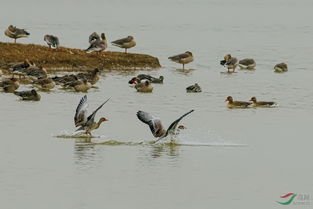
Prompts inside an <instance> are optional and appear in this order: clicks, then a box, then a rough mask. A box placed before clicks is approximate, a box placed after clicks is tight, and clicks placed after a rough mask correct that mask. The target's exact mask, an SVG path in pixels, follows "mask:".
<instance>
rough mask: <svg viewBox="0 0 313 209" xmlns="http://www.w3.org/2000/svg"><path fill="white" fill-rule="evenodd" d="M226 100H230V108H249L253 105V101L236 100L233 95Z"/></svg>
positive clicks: (228, 105)
mask: <svg viewBox="0 0 313 209" xmlns="http://www.w3.org/2000/svg"><path fill="white" fill-rule="evenodd" d="M225 102H228V104H227V107H228V108H248V107H251V104H252V103H251V102H244V101H234V100H233V97H231V96H228V97H227V98H226V100H225Z"/></svg>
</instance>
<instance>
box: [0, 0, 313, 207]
mask: <svg viewBox="0 0 313 209" xmlns="http://www.w3.org/2000/svg"><path fill="white" fill-rule="evenodd" d="M1 2H2V5H1V8H0V30H1V31H3V30H4V29H5V28H6V27H7V26H8V25H9V24H14V25H17V26H19V27H24V28H27V29H28V30H29V32H30V33H31V36H30V37H29V38H27V39H19V42H22V43H36V44H43V35H44V34H46V33H48V34H54V35H57V36H59V38H60V41H61V45H64V46H68V47H75V48H86V47H87V46H88V43H87V38H88V35H89V34H90V33H91V32H93V31H97V32H102V31H104V32H105V33H106V36H107V38H108V39H109V41H111V40H114V39H117V38H121V37H124V36H127V35H130V34H131V35H133V36H134V37H135V39H136V40H137V44H138V45H137V46H136V47H135V48H134V49H132V50H130V51H132V52H136V53H148V54H151V55H154V56H157V57H159V59H160V62H161V64H162V66H163V67H164V68H163V69H161V70H158V71H151V72H148V73H151V74H152V75H164V76H165V83H164V85H155V87H154V92H153V94H139V93H136V92H135V91H134V89H133V88H130V87H129V86H128V84H127V81H128V79H129V78H130V77H131V76H133V75H135V74H136V73H141V72H143V73H146V72H145V71H140V72H136V73H133V74H131V75H130V74H127V73H112V72H107V73H105V76H104V77H103V78H102V80H101V82H99V83H98V84H97V86H98V87H99V89H92V90H90V91H89V93H88V98H89V102H90V108H91V109H92V108H95V107H96V106H97V105H98V104H100V103H101V102H102V101H103V100H104V99H106V98H108V97H111V100H110V101H109V102H108V103H107V104H106V105H105V107H104V108H103V109H102V110H101V111H100V112H99V113H100V114H98V117H100V116H106V117H107V118H109V120H110V121H109V122H108V123H107V124H103V125H102V126H101V128H99V129H98V130H96V131H95V132H94V134H95V135H101V136H103V138H101V139H95V140H94V142H99V141H106V140H115V141H118V142H138V141H142V140H144V141H151V140H152V139H153V137H152V135H151V133H150V130H149V128H148V127H147V126H146V125H145V124H143V123H141V122H140V121H139V120H138V119H137V118H136V116H135V113H136V111H137V110H146V111H149V112H151V113H153V114H155V115H158V116H159V117H160V118H162V120H163V121H164V123H165V124H166V125H167V124H169V123H170V122H171V121H172V120H174V119H175V118H176V117H178V116H180V115H181V114H183V113H184V112H186V111H188V110H190V109H192V108H194V109H195V112H194V113H192V115H190V116H188V117H186V118H185V119H184V120H183V124H185V125H186V126H187V127H188V129H186V130H185V131H184V132H183V133H182V134H181V136H180V139H179V142H180V143H182V144H186V145H194V146H176V147H170V146H152V145H134V146H128V145H121V146H109V145H99V144H88V143H83V142H79V141H75V140H73V139H59V138H55V137H54V136H55V135H59V134H62V133H66V132H67V133H70V132H72V131H73V130H74V124H73V114H74V110H75V108H76V105H77V103H78V101H79V99H80V98H81V97H82V96H83V94H79V93H71V92H64V91H62V90H59V89H55V90H54V91H52V92H51V93H41V94H42V100H41V101H40V102H21V101H19V100H18V99H17V98H16V97H15V96H14V95H12V94H3V93H2V94H0V101H1V108H0V115H1V120H0V127H1V137H0V138H1V146H0V204H1V208H6V209H17V208H44V209H46V208H47V209H50V208H51V209H52V208H53V209H55V208H75V209H77V208H79V209H85V208H86V209H87V208H90V209H91V208H92V209H97V208H136V209H139V208H151V209H154V208H168V209H172V208H186V209H187V208H188V209H189V208H280V207H282V206H280V205H278V204H277V203H276V202H275V201H277V200H280V199H279V196H280V195H282V194H285V193H288V192H294V193H304V194H310V195H313V183H312V175H313V166H312V165H311V163H310V160H311V158H312V157H313V154H312V147H313V142H312V134H311V132H312V131H311V130H312V122H313V119H312V113H313V106H312V104H313V90H312V78H313V72H312V65H313V61H312V59H311V57H312V54H313V42H312V37H313V25H312V18H313V15H312V13H311V10H312V8H313V2H312V1H310V0H307V1H305V0H301V1H292V0H279V1H278V0H265V1H248V0H238V1H230V0H215V1H212V0H210V1H206V0H197V1H186V0H181V1H168V0H167V1H165V0H164V1H152V0H150V1H147V0H136V1H126V2H125V1H82V0H80V1H74V0H69V1H65V2H63V1H60V0H58V1H56V0H55V1H49V2H47V1H35V0H30V1H27V2H26V1H14V0H11V1H3V0H2V1H1ZM0 39H1V41H12V40H9V39H8V38H7V37H5V36H4V34H1V35H0ZM109 50H120V49H118V48H114V47H113V46H110V47H109ZM186 50H190V51H192V52H193V53H194V55H195V57H196V59H195V61H194V62H193V63H191V64H190V65H188V68H192V69H195V70H194V71H192V72H191V73H190V74H183V73H180V72H177V71H176V69H177V68H179V67H180V66H178V65H177V64H175V63H171V62H169V61H168V60H167V57H168V56H170V55H173V54H177V53H180V52H184V51H186ZM226 53H231V54H233V55H235V56H237V57H238V58H246V57H252V58H255V60H256V62H257V68H256V70H255V71H252V72H245V71H239V72H238V73H237V74H233V75H226V74H221V73H220V72H221V71H225V69H223V68H222V66H220V65H219V60H221V59H222V57H223V56H224V54H226ZM282 61H285V62H287V63H288V65H289V72H288V73H286V74H274V73H273V66H274V65H275V64H277V63H279V62H282ZM194 82H198V83H199V84H200V85H201V86H202V89H203V92H202V93H200V94H186V93H185V87H187V86H188V85H190V84H193V83H194ZM24 88H27V87H24ZM228 95H232V96H233V97H234V98H235V99H238V100H247V99H249V98H250V97H251V96H256V97H257V98H260V99H263V100H274V101H277V102H278V103H279V108H274V109H247V110H229V109H227V108H226V104H225V103H224V99H225V98H226V97H227V96H228ZM203 144H206V145H209V146H199V145H203ZM312 204H313V203H311V205H312ZM298 207H301V206H298ZM303 207H304V206H303Z"/></svg>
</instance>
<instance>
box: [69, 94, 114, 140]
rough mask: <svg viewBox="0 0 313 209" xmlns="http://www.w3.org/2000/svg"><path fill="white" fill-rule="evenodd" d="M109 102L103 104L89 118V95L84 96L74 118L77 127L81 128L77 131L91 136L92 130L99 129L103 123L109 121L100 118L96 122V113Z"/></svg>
mask: <svg viewBox="0 0 313 209" xmlns="http://www.w3.org/2000/svg"><path fill="white" fill-rule="evenodd" d="M108 101H109V99H108V100H106V101H105V102H103V103H102V104H101V105H100V106H99V107H98V108H97V109H96V110H95V111H93V113H92V114H91V115H89V116H88V117H87V107H88V103H87V95H85V96H83V98H82V99H81V100H80V102H79V104H78V106H77V108H76V113H75V116H74V122H75V126H76V127H79V128H78V129H77V130H76V131H85V133H86V134H89V135H90V136H91V131H92V130H95V129H98V128H99V127H100V125H101V123H102V122H104V121H108V119H106V118H100V120H99V122H95V116H96V113H97V112H98V110H100V109H101V108H102V106H103V105H104V104H105V103H107V102H108Z"/></svg>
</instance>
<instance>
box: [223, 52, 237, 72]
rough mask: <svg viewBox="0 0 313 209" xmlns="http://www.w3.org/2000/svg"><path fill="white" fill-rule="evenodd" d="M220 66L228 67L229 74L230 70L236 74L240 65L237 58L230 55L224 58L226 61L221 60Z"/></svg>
mask: <svg viewBox="0 0 313 209" xmlns="http://www.w3.org/2000/svg"><path fill="white" fill-rule="evenodd" d="M220 64H221V65H223V66H225V65H226V67H227V72H228V73H229V69H232V70H233V72H235V69H236V67H237V65H238V60H237V58H236V57H232V56H231V55H230V54H226V55H225V56H224V60H221V62H220Z"/></svg>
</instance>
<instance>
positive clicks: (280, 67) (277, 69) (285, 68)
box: [274, 62, 288, 73]
mask: <svg viewBox="0 0 313 209" xmlns="http://www.w3.org/2000/svg"><path fill="white" fill-rule="evenodd" d="M274 70H275V72H276V73H283V72H287V71H288V66H287V64H286V63H284V62H282V63H279V64H277V65H275V66H274Z"/></svg>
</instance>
